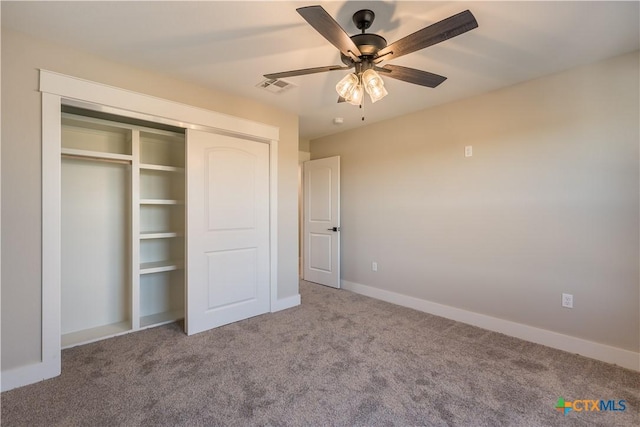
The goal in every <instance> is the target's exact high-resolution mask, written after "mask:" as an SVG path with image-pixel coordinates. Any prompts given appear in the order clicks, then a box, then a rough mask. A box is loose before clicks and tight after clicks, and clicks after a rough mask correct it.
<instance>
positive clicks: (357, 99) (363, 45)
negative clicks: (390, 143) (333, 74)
mask: <svg viewBox="0 0 640 427" xmlns="http://www.w3.org/2000/svg"><path fill="white" fill-rule="evenodd" d="M296 11H297V12H298V13H299V14H300V15H301V16H302V17H303V18H304V19H305V20H306V21H307V22H308V23H309V24H310V25H311V26H312V27H313V28H314V29H315V30H316V31H318V32H319V33H320V34H321V35H322V36H323V37H324V38H325V39H327V41H329V43H331V44H332V45H334V46H335V47H337V48H338V50H339V51H340V58H341V60H342V62H343V63H344V64H345V66H340V65H333V66H327V67H315V68H306V69H302V70H294V71H285V72H282V73H272V74H265V75H264V76H265V77H266V78H268V79H278V78H283V77H292V76H301V75H305V74H314V73H322V72H326V71H334V70H350V69H354V68H355V72H353V73H350V74H348V75H346V76H345V77H343V78H342V79H341V80H340V81H339V82H338V84H337V85H336V92H338V95H339V96H340V97H339V98H338V102H343V101H346V102H349V103H350V104H353V105H360V106H362V101H363V98H364V97H363V95H364V91H366V92H367V93H368V94H369V97H370V98H371V102H372V103H375V102H377V101H379V100H381V99H382V98H384V97H385V96H387V95H388V92H387V90H386V89H385V87H384V81H383V80H382V78H381V77H380V75H379V74H378V73H379V72H381V73H383V74H384V75H385V76H386V77H390V78H393V79H397V80H402V81H404V82H408V83H413V84H417V85H420V86H425V87H430V88H434V87H436V86H438V85H439V84H441V83H442V82H444V81H445V80H446V79H447V78H446V77H444V76H440V75H438V74H433V73H429V72H427V71H422V70H416V69H414V68H408V67H402V66H399V65H385V66H378V64H380V63H381V62H382V61H389V60H391V59H395V58H399V57H400V56H403V55H406V54H409V53H412V52H415V51H418V50H421V49H424V48H426V47H429V46H432V45H434V44H437V43H440V42H443V41H445V40H448V39H450V38H452V37H455V36H458V35H460V34H463V33H466V32H467V31H470V30H473V29H474V28H477V27H478V22H477V21H476V19H475V17H474V16H473V14H472V13H471V12H470V11H468V10H465V11H464V12H460V13H458V14H456V15H453V16H450V17H449V18H446V19H443V20H442V21H439V22H436V23H435V24H432V25H429V26H428V27H425V28H423V29H421V30H419V31H416V32H415V33H413V34H410V35H408V36H406V37H404V38H401V39H400V40H397V41H396V42H394V43H391V44H390V45H387V41H386V40H385V38H384V37H382V36H379V35H377V34H373V33H365V30H366V29H368V28H369V27H371V24H373V21H374V19H375V13H374V12H373V11H371V10H369V9H363V10H359V11H357V12H356V13H354V14H353V22H354V23H355V24H356V27H357V28H358V29H359V30H361V31H362V33H361V34H355V35H353V36H349V35H348V34H347V33H346V32H345V31H344V29H342V27H341V26H340V25H339V24H338V23H337V22H336V21H335V20H334V19H333V18H332V17H331V15H329V14H328V13H327V11H326V10H324V8H323V7H322V6H307V7H301V8H298V9H296Z"/></svg>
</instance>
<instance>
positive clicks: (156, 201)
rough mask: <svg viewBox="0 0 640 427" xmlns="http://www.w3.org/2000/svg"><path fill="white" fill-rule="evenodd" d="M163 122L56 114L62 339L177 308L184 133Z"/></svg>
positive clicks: (84, 338) (140, 323)
mask: <svg viewBox="0 0 640 427" xmlns="http://www.w3.org/2000/svg"><path fill="white" fill-rule="evenodd" d="M95 116H98V117H95ZM163 127H164V129H159V128H156V127H154V126H153V124H149V123H143V124H140V122H139V121H138V122H136V121H134V120H127V119H124V118H123V120H118V118H117V117H107V118H106V119H105V118H104V116H102V117H100V116H99V115H97V114H94V117H89V116H85V115H80V114H77V113H76V114H74V113H68V112H63V113H62V127H61V159H60V162H61V334H62V348H65V347H72V346H75V345H79V344H83V343H88V342H92V341H96V340H98V339H102V338H106V337H110V336H114V335H118V334H122V333H127V332H132V331H135V330H139V329H144V328H147V327H152V326H158V325H161V324H164V323H168V322H173V321H176V320H178V319H182V318H183V317H184V307H185V262H184V259H185V132H184V129H180V128H170V127H168V126H163Z"/></svg>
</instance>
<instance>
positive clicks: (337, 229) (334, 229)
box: [327, 227, 340, 231]
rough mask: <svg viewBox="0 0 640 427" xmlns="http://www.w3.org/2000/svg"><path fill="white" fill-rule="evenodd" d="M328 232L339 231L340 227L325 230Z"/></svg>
mask: <svg viewBox="0 0 640 427" xmlns="http://www.w3.org/2000/svg"><path fill="white" fill-rule="evenodd" d="M327 230H329V231H340V227H333V228H327Z"/></svg>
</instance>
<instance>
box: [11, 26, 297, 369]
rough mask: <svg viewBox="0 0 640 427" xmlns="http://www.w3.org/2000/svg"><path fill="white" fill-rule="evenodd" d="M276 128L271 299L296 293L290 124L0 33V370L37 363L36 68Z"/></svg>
mask: <svg viewBox="0 0 640 427" xmlns="http://www.w3.org/2000/svg"><path fill="white" fill-rule="evenodd" d="M39 68H43V69H47V70H51V71H56V72H60V73H64V74H68V75H72V76H77V77H81V78H85V79H88V80H93V81H97V82H100V83H105V84H109V85H113V86H117V87H120V88H124V89H130V90H133V91H136V92H141V93H144V94H149V95H154V96H157V97H161V98H165V99H169V100H173V101H177V102H182V103H185V104H189V105H193V106H197V107H202V108H206V109H209V110H213V111H218V112H222V113H226V114H230V115H234V116H238V117H243V118H247V119H250V120H254V121H258V122H262V123H266V124H270V125H274V126H278V127H279V128H280V144H279V155H278V200H279V201H278V223H279V233H278V297H279V298H285V297H288V296H293V295H296V294H297V293H298V268H297V258H298V249H297V242H298V234H297V233H298V228H297V216H298V208H297V191H298V189H297V176H298V118H297V116H296V115H294V114H291V113H287V112H284V111H281V110H277V109H274V108H271V107H268V106H265V105H261V104H258V103H256V102H253V101H250V100H247V99H243V98H239V97H235V96H231V95H228V94H225V93H223V92H218V91H214V90H209V89H206V88H203V87H199V86H195V85H192V84H188V83H185V82H182V81H179V80H176V79H173V78H171V77H168V76H163V75H159V74H155V73H153V72H150V71H145V70H139V69H134V68H130V67H127V66H124V65H122V64H117V63H113V62H110V61H107V60H104V59H101V58H99V57H96V56H93V55H89V54H87V53H83V52H79V51H74V50H70V49H67V48H64V47H61V46H57V45H53V44H49V43H47V42H44V41H41V40H36V39H32V38H29V37H26V36H24V35H22V34H20V33H16V32H12V31H9V30H6V29H4V28H3V30H2V112H3V115H2V166H1V171H2V282H1V283H2V369H3V370H5V369H9V368H14V367H18V366H23V365H28V364H31V363H35V362H39V361H40V335H41V333H40V323H41V317H40V308H41V301H40V299H41V277H40V275H41V254H40V251H41V243H40V240H41V225H40V224H41V203H40V199H41V185H40V180H41V173H40V162H41V156H40V150H41V136H40V132H41V124H40V121H41V118H40V94H39V92H38V69H39Z"/></svg>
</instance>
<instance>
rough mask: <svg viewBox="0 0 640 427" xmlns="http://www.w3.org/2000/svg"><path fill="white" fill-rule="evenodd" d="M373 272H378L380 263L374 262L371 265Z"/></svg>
mask: <svg viewBox="0 0 640 427" xmlns="http://www.w3.org/2000/svg"><path fill="white" fill-rule="evenodd" d="M371 270H372V271H378V263H377V262H375V261H373V262H372V263H371Z"/></svg>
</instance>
